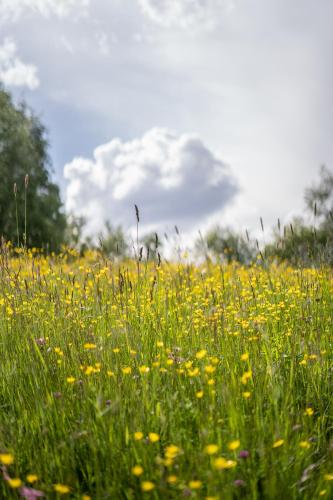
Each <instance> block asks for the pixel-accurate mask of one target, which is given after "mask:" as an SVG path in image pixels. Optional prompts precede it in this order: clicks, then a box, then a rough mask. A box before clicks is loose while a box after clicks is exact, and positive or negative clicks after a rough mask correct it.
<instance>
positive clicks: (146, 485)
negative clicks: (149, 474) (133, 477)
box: [141, 481, 155, 492]
mask: <svg viewBox="0 0 333 500" xmlns="http://www.w3.org/2000/svg"><path fill="white" fill-rule="evenodd" d="M154 488H155V484H154V483H153V482H152V481H142V483H141V490H142V491H145V492H147V491H151V490H153V489H154Z"/></svg>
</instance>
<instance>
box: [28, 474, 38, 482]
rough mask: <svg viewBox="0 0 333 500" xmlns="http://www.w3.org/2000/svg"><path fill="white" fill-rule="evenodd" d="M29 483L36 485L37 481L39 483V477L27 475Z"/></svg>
mask: <svg viewBox="0 0 333 500" xmlns="http://www.w3.org/2000/svg"><path fill="white" fill-rule="evenodd" d="M27 481H28V483H30V484H33V483H35V482H36V481H38V476H37V474H28V475H27Z"/></svg>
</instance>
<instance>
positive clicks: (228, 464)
mask: <svg viewBox="0 0 333 500" xmlns="http://www.w3.org/2000/svg"><path fill="white" fill-rule="evenodd" d="M213 465H214V467H215V469H217V470H223V469H232V468H233V467H236V465H237V462H236V461H235V460H227V459H226V458H224V457H218V458H216V459H215V460H214V462H213Z"/></svg>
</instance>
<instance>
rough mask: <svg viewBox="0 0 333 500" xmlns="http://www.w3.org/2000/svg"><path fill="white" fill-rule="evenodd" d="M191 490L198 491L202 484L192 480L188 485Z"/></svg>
mask: <svg viewBox="0 0 333 500" xmlns="http://www.w3.org/2000/svg"><path fill="white" fill-rule="evenodd" d="M188 485H189V487H190V488H191V490H199V489H200V488H201V486H202V482H201V481H198V480H193V481H190V482H189V483H188Z"/></svg>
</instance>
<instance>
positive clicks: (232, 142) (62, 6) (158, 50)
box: [0, 0, 333, 240]
mask: <svg viewBox="0 0 333 500" xmlns="http://www.w3.org/2000/svg"><path fill="white" fill-rule="evenodd" d="M332 19H333V2H332V1H331V0H316V1H315V0H294V1H293V2H290V0H0V81H1V82H2V84H3V85H4V86H5V88H7V89H8V90H9V91H10V92H12V93H13V96H14V98H15V99H16V100H20V99H25V100H26V101H27V102H28V103H29V105H30V106H31V107H32V108H33V109H34V110H35V112H36V113H37V114H38V115H39V116H40V118H41V119H42V122H43V123H44V124H45V125H46V127H47V129H48V134H49V135H48V137H49V142H50V155H51V159H52V163H53V168H54V174H53V176H54V179H55V180H56V181H57V182H58V183H59V184H60V186H61V192H62V198H63V200H64V204H65V206H66V209H67V210H68V211H70V212H72V213H74V214H75V215H83V216H84V217H85V218H86V219H87V229H86V230H87V231H88V232H90V233H97V232H99V231H100V230H102V228H103V225H104V222H105V220H110V222H111V223H113V224H115V225H117V224H122V225H123V226H124V228H125V229H126V230H127V229H128V228H131V227H133V226H134V225H135V213H134V209H133V206H134V204H137V205H138V206H139V209H140V214H141V220H140V224H141V225H142V230H143V231H150V230H158V231H159V232H160V231H163V232H164V231H165V230H168V231H169V230H170V231H171V230H172V228H173V227H174V225H175V224H177V226H178V227H179V228H180V230H181V231H182V233H183V234H184V235H185V237H188V238H189V240H190V239H191V238H193V237H194V235H196V234H197V231H198V230H199V229H200V230H201V231H203V232H204V231H205V230H207V228H209V227H211V226H213V225H214V224H220V225H222V226H226V225H230V226H232V227H233V228H235V229H236V230H237V231H244V230H245V229H248V230H249V231H250V232H251V234H252V235H254V236H256V235H258V234H259V230H260V222H259V219H260V217H262V218H263V220H264V225H265V227H267V228H269V227H271V226H272V225H273V224H276V221H277V218H278V217H279V218H280V219H281V221H288V220H289V219H290V218H291V217H292V216H293V215H295V214H302V212H303V209H304V203H303V193H304V189H305V187H307V186H309V185H310V184H311V183H312V182H314V181H315V180H316V178H317V175H318V169H319V166H320V165H321V164H323V163H325V164H327V165H328V166H329V167H332V165H333V141H332V132H331V131H332V125H333V112H332V111H333V109H332V108H333V67H332V60H333V59H332V56H333V31H332V27H331V24H332V23H331V21H332Z"/></svg>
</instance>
